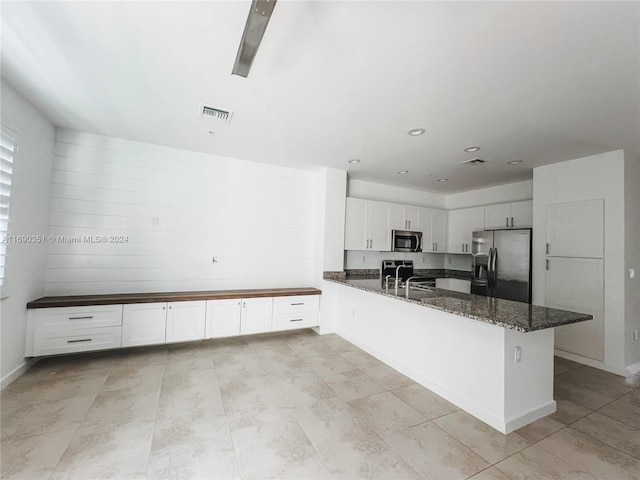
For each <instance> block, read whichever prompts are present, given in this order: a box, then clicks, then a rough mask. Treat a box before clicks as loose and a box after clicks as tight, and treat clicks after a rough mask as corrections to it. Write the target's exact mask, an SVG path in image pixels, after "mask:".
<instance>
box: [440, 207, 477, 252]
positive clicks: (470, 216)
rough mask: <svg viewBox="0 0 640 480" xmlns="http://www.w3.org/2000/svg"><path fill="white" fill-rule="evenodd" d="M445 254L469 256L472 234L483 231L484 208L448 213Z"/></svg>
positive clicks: (464, 209) (463, 209)
mask: <svg viewBox="0 0 640 480" xmlns="http://www.w3.org/2000/svg"><path fill="white" fill-rule="evenodd" d="M448 223H449V224H448V236H447V252H449V253H468V254H471V243H472V236H473V232H475V231H477V230H484V207H473V208H462V209H460V210H451V211H450V212H449V222H448Z"/></svg>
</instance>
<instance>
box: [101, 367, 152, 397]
mask: <svg viewBox="0 0 640 480" xmlns="http://www.w3.org/2000/svg"><path fill="white" fill-rule="evenodd" d="M164 371H165V365H164V364H155V365H154V364H152V365H144V366H133V365H127V366H124V367H115V368H112V369H111V371H110V372H109V376H108V377H107V380H106V381H105V383H104V385H103V386H102V389H101V391H107V390H121V389H128V390H138V389H140V390H141V391H149V390H159V389H160V385H161V384H162V376H163V374H164Z"/></svg>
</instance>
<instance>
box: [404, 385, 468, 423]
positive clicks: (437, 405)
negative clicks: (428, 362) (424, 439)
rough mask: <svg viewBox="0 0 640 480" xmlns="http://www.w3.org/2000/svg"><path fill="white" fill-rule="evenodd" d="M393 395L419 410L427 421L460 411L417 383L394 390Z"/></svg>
mask: <svg viewBox="0 0 640 480" xmlns="http://www.w3.org/2000/svg"><path fill="white" fill-rule="evenodd" d="M392 393H393V394H394V395H395V396H396V397H398V398H399V399H400V400H402V401H404V402H405V403H407V404H408V405H409V406H411V407H413V408H414V409H415V410H417V411H418V412H419V413H420V414H422V415H423V416H424V417H425V418H426V419H427V420H432V419H434V418H438V417H441V416H443V415H448V414H450V413H453V412H457V411H458V410H460V409H459V408H458V407H456V406H455V405H454V404H453V403H451V402H449V401H447V400H445V399H444V398H442V397H441V396H440V395H436V394H435V393H433V392H432V391H430V390H428V389H426V388H424V387H423V386H422V385H418V384H415V383H414V384H413V385H408V386H406V387H402V388H397V389H395V390H393V392H392Z"/></svg>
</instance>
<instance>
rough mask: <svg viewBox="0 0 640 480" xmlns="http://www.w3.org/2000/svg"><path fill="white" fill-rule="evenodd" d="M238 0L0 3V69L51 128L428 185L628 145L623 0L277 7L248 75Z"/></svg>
mask: <svg viewBox="0 0 640 480" xmlns="http://www.w3.org/2000/svg"><path fill="white" fill-rule="evenodd" d="M249 5H250V1H248V0H242V1H228V2H193V3H192V2H184V1H182V2H56V1H53V2H9V1H2V2H1V8H2V10H1V15H2V75H3V76H4V77H5V78H6V79H7V81H9V83H11V84H12V85H14V86H15V87H16V88H17V89H18V90H19V91H21V92H22V93H23V94H24V95H25V96H26V97H27V98H29V99H30V100H31V101H32V102H33V103H34V104H35V105H36V106H37V107H39V108H40V109H41V110H42V111H43V112H44V113H45V114H46V115H47V116H48V117H49V118H50V119H51V120H52V121H53V122H54V123H55V124H56V125H58V126H61V127H65V128H72V129H78V130H83V131H88V132H94V133H99V134H103V135H108V136H115V137H121V138H126V139H131V140H137V141H142V142H149V143H156V144H162V145H169V146H173V147H179V148H184V149H189V150H197V151H202V152H208V153H213V154H218V155H224V156H229V157H235V158H241V159H245V160H253V161H258V162H266V163H273V164H278V165H286V166H293V167H297V168H315V167H318V166H330V167H335V168H340V169H346V170H348V171H349V175H350V176H351V177H352V178H358V179H363V180H371V181H375V182H379V183H386V184H390V185H399V186H405V187H408V188H414V189H420V190H429V191H434V192H443V193H444V192H448V193H450V192H456V191H464V190H470V189H474V188H480V187H483V186H488V185H496V184H502V183H510V182H514V181H518V180H524V179H527V178H531V174H532V168H533V167H535V166H538V165H543V164H547V163H553V162H558V161H563V160H568V159H571V158H577V157H582V156H587V155H590V154H595V153H600V152H604V151H609V150H613V149H618V148H625V149H629V150H630V151H632V152H635V153H640V134H639V132H640V3H639V2H637V1H632V2H609V1H605V2H548V1H543V2H484V1H475V2H456V1H446V2H400V1H356V2H349V1H331V2H329V1H286V0H279V1H278V3H277V5H276V7H275V10H274V14H273V17H272V19H271V21H270V23H269V26H268V28H267V32H266V34H265V37H264V40H263V43H262V45H261V47H260V49H259V51H258V55H257V57H256V60H255V62H254V64H253V67H252V70H251V73H250V74H249V77H248V78H246V79H245V78H241V77H237V76H232V75H231V69H232V66H233V63H234V60H235V56H236V52H237V48H238V44H239V42H240V38H241V36H242V31H243V28H244V23H245V20H246V17H247V13H248V10H249ZM201 103H206V104H209V105H212V106H216V107H222V108H226V109H231V110H233V111H234V112H235V113H234V116H233V120H232V122H231V123H230V124H226V123H224V122H223V121H220V120H211V119H203V118H201V117H200V116H199V112H198V109H199V105H200V104H201ZM413 126H419V127H424V128H425V129H426V133H425V134H424V135H422V136H420V137H410V136H409V135H407V134H406V131H407V130H408V129H409V128H410V127H413ZM209 130H213V131H214V132H215V133H214V135H211V134H209V133H208V131H209ZM470 145H478V146H480V147H481V150H480V151H479V152H478V153H477V154H469V153H465V152H464V151H463V148H464V147H466V146H470ZM474 156H479V157H480V158H482V159H484V160H486V161H487V163H486V164H484V165H482V166H468V165H461V162H463V161H465V160H468V159H470V158H473V157H474ZM353 158H357V159H360V160H361V163H360V164H359V165H355V166H352V165H349V164H347V160H349V159H353ZM510 160H522V164H520V165H517V166H507V165H506V162H507V161H510ZM401 169H406V170H409V174H407V175H398V174H396V171H397V170H401ZM428 173H431V175H430V176H429V175H427V174H428ZM439 177H444V178H448V179H449V181H448V182H446V183H438V182H437V181H436V179H437V178H439Z"/></svg>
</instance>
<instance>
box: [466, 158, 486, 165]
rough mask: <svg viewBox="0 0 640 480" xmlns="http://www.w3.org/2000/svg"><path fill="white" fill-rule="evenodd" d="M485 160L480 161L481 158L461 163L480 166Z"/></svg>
mask: <svg viewBox="0 0 640 480" xmlns="http://www.w3.org/2000/svg"><path fill="white" fill-rule="evenodd" d="M485 161H486V160H482V159H481V158H472V159H471V160H467V161H466V162H462V163H463V164H467V165H480V164H481V163H485Z"/></svg>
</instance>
